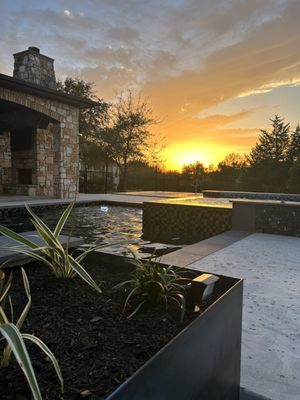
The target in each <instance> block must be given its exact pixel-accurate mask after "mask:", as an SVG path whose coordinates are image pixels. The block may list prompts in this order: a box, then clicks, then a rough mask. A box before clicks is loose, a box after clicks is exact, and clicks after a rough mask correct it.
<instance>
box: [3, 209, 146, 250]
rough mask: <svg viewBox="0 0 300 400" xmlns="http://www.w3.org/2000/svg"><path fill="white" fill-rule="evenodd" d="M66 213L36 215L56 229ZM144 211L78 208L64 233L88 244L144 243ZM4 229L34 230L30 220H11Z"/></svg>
mask: <svg viewBox="0 0 300 400" xmlns="http://www.w3.org/2000/svg"><path fill="white" fill-rule="evenodd" d="M62 212H63V210H62V209H50V210H39V211H37V212H36V213H37V214H38V215H39V217H40V218H42V220H43V221H44V222H45V223H46V224H47V225H48V226H49V227H50V228H52V229H53V228H54V227H55V225H56V223H57V221H58V219H59V217H60V215H61V214H62ZM142 217H143V212H142V210H141V209H138V208H133V207H119V206H106V205H99V206H94V205H93V206H87V207H76V208H74V209H73V210H72V212H71V215H70V216H69V219H68V221H67V223H66V225H65V227H64V229H63V232H62V233H63V234H65V235H70V236H75V237H80V238H82V239H84V241H85V242H86V243H97V244H98V243H109V242H111V241H112V240H114V241H120V240H122V241H123V240H126V241H127V240H131V241H137V242H139V241H140V236H141V235H142ZM0 223H1V225H4V226H7V227H9V228H10V229H12V230H14V231H15V232H26V231H31V230H33V229H34V228H33V226H32V224H31V222H30V218H29V216H28V217H26V216H24V215H22V216H14V217H7V218H5V219H2V220H1V222H0Z"/></svg>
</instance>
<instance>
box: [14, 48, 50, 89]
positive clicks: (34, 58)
mask: <svg viewBox="0 0 300 400" xmlns="http://www.w3.org/2000/svg"><path fill="white" fill-rule="evenodd" d="M14 58H15V64H14V78H18V79H22V80H24V81H29V82H33V83H36V84H37V85H41V86H45V87H48V88H51V89H56V79H55V72H54V66H53V62H54V60H53V58H50V57H47V56H44V55H43V54H40V52H39V49H37V48H36V47H29V49H28V50H25V51H21V52H20V53H16V54H14Z"/></svg>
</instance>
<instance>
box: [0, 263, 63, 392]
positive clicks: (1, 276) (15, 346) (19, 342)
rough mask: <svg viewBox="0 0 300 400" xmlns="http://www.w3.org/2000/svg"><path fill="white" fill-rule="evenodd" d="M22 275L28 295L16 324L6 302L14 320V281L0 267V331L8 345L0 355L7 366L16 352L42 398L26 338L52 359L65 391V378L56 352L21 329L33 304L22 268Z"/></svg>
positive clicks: (22, 366) (32, 384)
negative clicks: (8, 307)
mask: <svg viewBox="0 0 300 400" xmlns="http://www.w3.org/2000/svg"><path fill="white" fill-rule="evenodd" d="M22 276H23V283H24V287H25V292H26V296H27V303H26V305H25V307H24V309H23V311H22V312H21V315H20V317H19V318H18V320H17V322H16V324H14V323H13V322H11V321H10V320H9V318H8V316H7V314H6V313H5V304H6V302H7V298H8V302H9V305H10V315H11V319H12V320H13V315H14V313H13V306H12V301H11V298H10V296H9V290H10V287H11V283H12V274H10V275H9V277H8V278H6V274H5V272H4V271H3V270H1V269H0V333H1V334H2V336H3V337H4V338H5V339H6V341H7V345H6V346H5V347H4V350H3V353H2V356H0V368H5V367H6V368H7V367H9V365H10V360H11V356H12V354H14V356H15V359H16V360H17V362H18V364H19V365H20V368H21V369H22V371H23V373H24V375H25V377H26V379H27V382H28V384H29V387H30V390H31V393H32V396H33V398H34V400H42V396H41V392H40V389H39V385H38V382H37V379H36V376H35V373H34V369H33V367H32V364H31V361H30V357H29V354H28V351H27V348H26V345H25V342H24V339H25V340H29V341H31V342H33V343H35V344H36V345H37V346H38V347H39V348H40V349H41V350H42V351H43V352H44V353H45V355H46V356H47V357H48V358H49V359H50V361H51V362H52V364H53V366H54V369H55V371H56V374H57V376H58V378H59V380H60V383H61V390H62V392H63V378H62V374H61V371H60V368H59V365H58V362H57V360H56V358H55V356H54V354H53V353H52V352H51V350H50V349H49V348H48V347H47V346H46V344H45V343H44V342H42V341H41V340H40V339H39V338H37V337H36V336H34V335H30V334H26V333H21V332H20V329H21V327H22V325H23V323H24V321H25V319H26V317H27V314H28V311H29V309H30V306H31V294H30V286H29V281H28V278H27V275H26V273H25V271H24V269H23V268H22Z"/></svg>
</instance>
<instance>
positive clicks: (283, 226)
mask: <svg viewBox="0 0 300 400" xmlns="http://www.w3.org/2000/svg"><path fill="white" fill-rule="evenodd" d="M255 231H256V232H261V233H273V234H278V235H287V236H299V237H300V204H299V206H292V205H288V206H287V205H286V206H283V205H282V206H280V205H257V206H256V216H255Z"/></svg>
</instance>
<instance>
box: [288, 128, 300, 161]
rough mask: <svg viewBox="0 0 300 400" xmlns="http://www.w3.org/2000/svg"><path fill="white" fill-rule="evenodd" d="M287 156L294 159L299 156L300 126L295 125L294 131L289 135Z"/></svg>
mask: <svg viewBox="0 0 300 400" xmlns="http://www.w3.org/2000/svg"><path fill="white" fill-rule="evenodd" d="M289 158H290V160H291V161H295V160H297V159H298V158H300V126H299V124H298V125H297V127H296V129H295V131H294V132H292V133H291V136H290V146H289Z"/></svg>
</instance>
